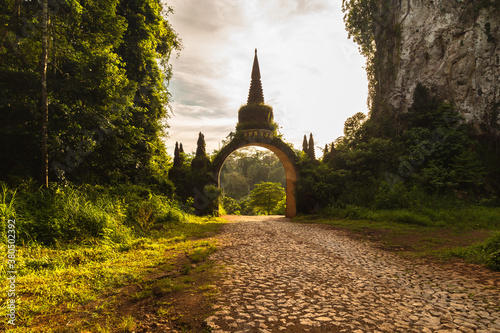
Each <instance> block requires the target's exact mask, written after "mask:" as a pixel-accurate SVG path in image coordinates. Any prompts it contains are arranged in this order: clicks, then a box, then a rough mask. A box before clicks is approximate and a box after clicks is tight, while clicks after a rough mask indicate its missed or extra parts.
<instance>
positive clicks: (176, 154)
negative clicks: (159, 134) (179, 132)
mask: <svg viewBox="0 0 500 333" xmlns="http://www.w3.org/2000/svg"><path fill="white" fill-rule="evenodd" d="M181 164H182V163H181V156H180V153H179V143H178V142H177V141H176V142H175V150H174V168H176V167H180V166H181Z"/></svg>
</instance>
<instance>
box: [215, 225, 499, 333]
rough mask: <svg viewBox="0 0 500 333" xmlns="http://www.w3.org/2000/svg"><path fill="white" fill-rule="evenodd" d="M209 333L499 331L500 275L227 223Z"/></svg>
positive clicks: (301, 233)
mask: <svg viewBox="0 0 500 333" xmlns="http://www.w3.org/2000/svg"><path fill="white" fill-rule="evenodd" d="M229 219H230V220H232V222H234V223H229V224H227V225H225V227H224V231H223V234H222V236H221V237H222V241H223V243H224V246H223V248H222V249H221V250H220V251H218V252H216V253H214V254H213V255H212V258H213V259H215V260H217V261H220V262H221V263H223V264H224V265H225V267H226V272H225V273H224V274H225V275H224V276H223V277H222V279H221V281H220V285H219V287H220V293H219V295H218V298H217V301H216V305H215V306H214V311H215V315H214V316H212V317H210V318H208V319H207V324H208V325H209V326H210V327H212V329H213V332H356V333H359V332H500V274H499V273H493V272H489V271H487V270H478V271H477V272H474V274H466V273H464V272H463V271H462V270H461V269H458V268H453V267H449V268H445V267H440V266H438V265H437V264H430V263H429V264H424V263H416V262H412V261H409V260H405V259H402V258H400V257H397V256H396V255H394V254H392V253H389V252H386V251H383V250H380V249H377V248H375V247H373V246H371V245H370V244H369V243H363V242H360V241H357V240H353V239H351V238H349V237H347V235H346V234H345V233H344V232H342V231H338V230H333V229H331V228H329V227H327V226H322V225H309V224H307V225H306V224H298V223H291V222H288V220H287V219H285V218H282V217H266V218H263V217H237V218H236V217H230V218H229Z"/></svg>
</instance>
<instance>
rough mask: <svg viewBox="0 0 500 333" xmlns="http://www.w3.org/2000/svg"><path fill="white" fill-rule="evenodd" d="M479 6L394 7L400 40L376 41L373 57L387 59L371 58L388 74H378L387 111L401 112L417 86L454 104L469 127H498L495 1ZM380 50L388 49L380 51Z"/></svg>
mask: <svg viewBox="0 0 500 333" xmlns="http://www.w3.org/2000/svg"><path fill="white" fill-rule="evenodd" d="M479 2H480V1H470V0H434V1H429V0H400V1H395V2H394V5H395V7H393V8H392V11H393V12H392V14H393V18H394V23H395V24H396V27H399V32H400V35H399V36H397V33H396V40H397V42H396V43H390V42H389V43H385V44H384V43H382V42H381V39H380V36H379V39H378V42H377V49H378V51H377V53H378V54H379V56H381V55H388V54H389V55H392V57H385V59H380V58H379V59H376V60H378V61H381V62H382V64H383V65H382V66H380V67H378V70H379V71H380V70H387V69H388V68H391V70H390V71H389V72H390V75H384V74H383V73H378V77H379V78H380V79H386V80H388V82H385V83H383V85H384V86H385V89H383V91H379V94H382V96H380V97H381V99H380V100H384V101H386V103H387V104H386V105H387V107H388V108H389V110H390V111H392V112H395V114H396V115H397V114H399V113H401V112H403V113H404V112H406V111H407V110H408V108H409V107H410V106H411V104H412V102H413V91H414V90H415V87H416V85H417V83H418V82H420V83H422V84H423V85H425V86H427V87H428V88H430V89H431V91H432V92H433V93H434V94H435V95H436V96H437V97H439V98H440V99H441V100H448V101H450V102H451V103H452V104H453V105H455V106H456V107H457V109H458V110H459V111H460V113H461V114H462V115H463V116H464V117H465V119H466V120H467V121H468V122H472V123H474V124H478V125H480V124H485V123H488V122H491V121H492V120H494V121H495V122H497V124H498V122H499V117H498V110H499V109H500V84H499V83H500V82H499V80H500V47H499V45H500V8H499V6H498V3H500V2H495V3H496V4H494V5H492V6H488V7H485V8H479V6H478V3H479ZM483 2H484V1H483ZM398 24H399V25H398ZM396 31H397V29H396ZM376 39H377V37H376ZM384 46H386V47H387V48H393V50H382V49H380V48H384ZM394 48H395V50H394ZM379 51H380V52H379ZM376 71H377V69H376ZM477 127H478V128H479V126H477Z"/></svg>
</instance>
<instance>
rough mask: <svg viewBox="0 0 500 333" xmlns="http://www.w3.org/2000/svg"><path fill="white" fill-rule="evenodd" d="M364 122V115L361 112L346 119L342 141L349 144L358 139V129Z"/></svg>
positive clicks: (359, 134) (359, 133)
mask: <svg viewBox="0 0 500 333" xmlns="http://www.w3.org/2000/svg"><path fill="white" fill-rule="evenodd" d="M365 121H366V115H365V114H364V113H363V112H358V113H356V114H355V115H353V116H352V117H349V118H347V120H346V121H345V123H344V139H345V140H346V141H347V142H348V143H351V142H353V141H355V140H357V139H359V138H360V136H361V132H360V129H361V127H362V126H363V123H364V122H365Z"/></svg>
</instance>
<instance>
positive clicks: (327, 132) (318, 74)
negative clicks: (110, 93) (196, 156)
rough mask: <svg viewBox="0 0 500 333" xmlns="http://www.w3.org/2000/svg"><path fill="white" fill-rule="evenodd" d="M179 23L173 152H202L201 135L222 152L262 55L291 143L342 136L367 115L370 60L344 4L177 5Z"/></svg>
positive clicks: (270, 96)
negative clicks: (347, 124)
mask: <svg viewBox="0 0 500 333" xmlns="http://www.w3.org/2000/svg"><path fill="white" fill-rule="evenodd" d="M168 4H169V5H171V6H173V8H174V14H173V15H171V16H169V20H170V22H171V23H172V26H173V27H174V29H176V31H177V32H178V33H179V35H180V37H181V38H182V40H183V44H184V50H182V51H181V55H180V57H179V58H178V59H174V60H173V79H172V81H171V83H170V92H171V93H172V96H173V100H174V103H173V110H174V113H175V115H174V116H173V117H172V118H171V119H169V125H170V129H169V133H170V139H169V140H168V142H167V146H168V147H173V146H174V145H175V141H182V142H183V144H184V147H186V150H187V151H190V150H194V149H195V146H196V138H197V135H198V132H199V131H202V132H203V133H204V134H205V139H206V141H207V150H208V151H211V150H213V149H217V148H218V145H219V142H221V141H222V140H223V139H224V138H225V137H226V135H227V134H229V132H230V131H232V130H234V127H235V125H236V122H237V112H238V108H239V106H240V105H242V104H244V103H245V102H246V98H247V94H248V88H249V85H250V73H251V68H252V61H253V49H254V48H258V50H259V63H260V68H261V74H262V85H263V89H264V97H265V100H266V102H267V103H268V104H270V105H271V106H273V108H274V114H275V120H276V121H277V122H278V123H279V125H281V126H282V129H281V131H282V133H283V134H284V137H285V140H287V141H289V142H291V143H293V144H294V145H295V147H297V148H300V147H301V144H302V138H303V135H304V134H309V132H312V133H313V135H314V138H315V142H316V143H317V145H318V146H324V145H325V143H329V142H332V141H334V140H335V139H336V138H337V137H338V136H341V135H342V129H343V124H344V121H345V120H346V119H347V118H348V117H350V116H351V115H353V114H355V113H356V112H359V111H361V112H366V96H367V82H366V75H365V72H364V70H363V69H362V66H363V65H364V59H363V58H362V57H361V56H360V55H359V53H358V52H357V51H356V50H357V47H356V45H355V44H353V42H352V41H350V40H348V39H347V32H346V31H345V28H344V23H343V22H342V17H343V14H342V13H341V12H340V8H339V4H334V3H332V2H331V1H327V0H286V1H285V0H267V1H265V0H212V1H200V0H172V1H170V2H169V3H168Z"/></svg>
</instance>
